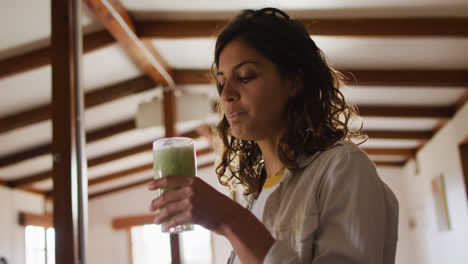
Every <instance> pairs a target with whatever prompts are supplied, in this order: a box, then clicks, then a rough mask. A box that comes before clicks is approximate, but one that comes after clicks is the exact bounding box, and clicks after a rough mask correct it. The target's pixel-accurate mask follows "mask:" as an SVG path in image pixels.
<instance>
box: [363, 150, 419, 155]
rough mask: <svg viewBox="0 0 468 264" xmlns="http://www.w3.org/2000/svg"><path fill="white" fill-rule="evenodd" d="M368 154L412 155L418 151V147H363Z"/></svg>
mask: <svg viewBox="0 0 468 264" xmlns="http://www.w3.org/2000/svg"><path fill="white" fill-rule="evenodd" d="M362 150H363V151H364V152H366V153H367V154H368V155H389V156H405V157H412V156H414V154H415V153H416V149H407V148H363V149H362Z"/></svg>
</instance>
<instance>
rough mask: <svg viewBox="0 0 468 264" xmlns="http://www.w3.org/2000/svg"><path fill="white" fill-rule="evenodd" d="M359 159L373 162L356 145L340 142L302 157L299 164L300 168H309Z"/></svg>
mask: <svg viewBox="0 0 468 264" xmlns="http://www.w3.org/2000/svg"><path fill="white" fill-rule="evenodd" d="M358 159H359V160H362V161H363V162H371V161H370V159H369V158H368V157H367V154H366V153H365V152H364V151H362V149H360V148H359V147H358V146H357V145H356V144H354V143H353V142H351V141H349V140H340V141H337V142H335V144H333V145H331V146H330V147H328V148H327V149H325V150H323V151H320V152H317V153H315V154H313V155H304V156H302V157H300V158H299V159H298V163H299V166H300V167H303V168H309V167H316V166H318V165H326V164H330V163H336V162H339V163H343V162H344V161H350V160H354V161H355V160H358ZM371 163H372V162H371Z"/></svg>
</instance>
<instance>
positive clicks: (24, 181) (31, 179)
mask: <svg viewBox="0 0 468 264" xmlns="http://www.w3.org/2000/svg"><path fill="white" fill-rule="evenodd" d="M195 133H196V132H194V131H188V132H186V133H182V134H181V135H180V136H182V137H193V136H194V135H195ZM152 148H153V144H152V142H149V143H146V144H141V145H138V146H136V147H131V148H128V149H125V150H122V151H118V152H113V153H110V154H106V155H103V156H100V157H96V158H93V159H88V167H93V166H98V165H101V164H104V163H107V162H111V161H114V160H118V159H122V158H125V157H128V156H131V155H135V154H140V153H142V152H146V151H151V150H152ZM204 151H207V150H204ZM197 153H198V152H197ZM200 154H204V152H200ZM50 177H52V172H51V171H44V172H40V173H36V174H34V175H30V176H26V177H22V178H19V179H15V180H11V181H7V184H8V186H10V187H14V188H16V187H20V186H27V185H30V184H33V183H35V182H38V181H42V180H46V179H49V178H50Z"/></svg>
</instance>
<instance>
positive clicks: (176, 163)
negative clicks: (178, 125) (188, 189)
mask: <svg viewBox="0 0 468 264" xmlns="http://www.w3.org/2000/svg"><path fill="white" fill-rule="evenodd" d="M153 171H154V179H159V178H162V177H166V176H180V177H194V176H195V175H196V174H197V159H196V152H195V144H194V141H193V140H192V139H191V138H185V137H170V138H163V139H158V140H156V141H154V142H153ZM171 190H172V188H160V189H158V191H157V195H158V196H159V195H162V194H163V193H164V192H168V191H171ZM169 220H170V218H168V219H167V220H166V221H164V222H163V223H162V224H164V223H166V222H167V221H169ZM188 230H193V224H191V223H185V224H183V225H178V226H176V227H172V228H170V229H169V230H166V229H164V228H162V231H163V232H169V233H180V232H183V231H188Z"/></svg>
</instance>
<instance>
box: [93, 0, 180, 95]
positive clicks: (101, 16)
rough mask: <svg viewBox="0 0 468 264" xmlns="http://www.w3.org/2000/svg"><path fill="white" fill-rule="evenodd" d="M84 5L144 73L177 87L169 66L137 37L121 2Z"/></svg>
mask: <svg viewBox="0 0 468 264" xmlns="http://www.w3.org/2000/svg"><path fill="white" fill-rule="evenodd" d="M84 3H85V4H86V6H87V7H88V9H89V11H90V12H91V13H93V14H94V15H95V17H96V18H97V19H98V20H99V21H100V22H101V23H102V24H103V25H104V26H105V27H106V28H107V30H108V31H109V32H110V33H111V34H112V36H114V38H115V39H116V40H117V41H118V42H119V43H120V44H121V47H122V48H123V49H124V50H125V51H126V52H127V54H128V55H129V56H130V58H131V59H132V60H133V61H134V62H135V64H136V65H137V66H138V67H139V68H140V69H141V70H142V71H143V72H145V73H146V74H147V75H148V76H149V77H150V78H152V79H153V80H154V81H156V82H157V83H161V84H162V85H164V86H171V87H174V86H175V85H174V81H173V79H172V76H171V74H170V69H169V68H164V65H167V64H166V63H165V62H162V61H161V60H159V61H158V59H157V58H156V57H155V56H154V55H153V54H152V53H151V51H149V50H148V49H147V48H146V47H145V46H144V45H143V43H142V42H141V41H140V40H139V39H138V37H137V36H136V34H135V27H134V26H133V22H132V20H131V18H130V15H129V14H128V12H127V11H126V10H125V8H124V6H123V5H122V4H121V3H120V1H118V0H112V1H107V0H106V1H101V0H85V1H84Z"/></svg>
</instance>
